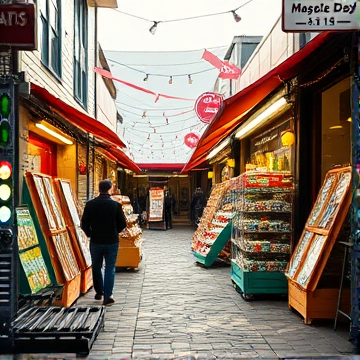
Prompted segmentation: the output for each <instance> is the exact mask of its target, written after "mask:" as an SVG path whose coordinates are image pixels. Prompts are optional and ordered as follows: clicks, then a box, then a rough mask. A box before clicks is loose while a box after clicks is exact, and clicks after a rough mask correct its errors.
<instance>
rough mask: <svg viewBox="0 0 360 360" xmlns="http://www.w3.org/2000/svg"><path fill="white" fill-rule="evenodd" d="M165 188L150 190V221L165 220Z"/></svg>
mask: <svg viewBox="0 0 360 360" xmlns="http://www.w3.org/2000/svg"><path fill="white" fill-rule="evenodd" d="M163 213H164V190H163V189H160V188H152V189H150V190H149V220H148V221H149V222H151V221H163Z"/></svg>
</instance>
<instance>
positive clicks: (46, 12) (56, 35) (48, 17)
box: [38, 0, 61, 77]
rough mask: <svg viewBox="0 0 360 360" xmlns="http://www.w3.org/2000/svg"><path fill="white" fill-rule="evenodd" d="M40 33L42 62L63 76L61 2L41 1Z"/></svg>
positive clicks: (54, 0)
mask: <svg viewBox="0 0 360 360" xmlns="http://www.w3.org/2000/svg"><path fill="white" fill-rule="evenodd" d="M38 4H39V10H40V21H39V27H40V29H39V33H40V36H41V40H40V43H41V60H42V62H43V64H44V65H46V66H47V67H48V68H49V69H50V70H51V71H53V72H54V73H55V74H56V75H57V76H59V77H60V76H61V39H60V7H59V6H60V1H59V0H40V1H39V2H38Z"/></svg>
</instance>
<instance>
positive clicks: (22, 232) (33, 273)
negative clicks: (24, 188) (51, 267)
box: [16, 206, 52, 295]
mask: <svg viewBox="0 0 360 360" xmlns="http://www.w3.org/2000/svg"><path fill="white" fill-rule="evenodd" d="M16 221H17V229H18V238H17V239H18V248H19V258H20V263H21V268H20V293H21V294H22V295H29V294H35V293H37V292H38V291H40V290H42V289H45V288H46V287H48V286H50V285H51V284H52V281H51V278H50V275H49V272H48V269H47V267H46V264H45V261H44V258H43V256H42V253H41V249H40V245H39V241H38V238H37V235H36V231H35V226H34V222H33V220H32V218H31V215H30V211H29V209H28V208H27V207H25V206H23V207H18V208H16Z"/></svg>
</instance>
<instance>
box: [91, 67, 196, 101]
mask: <svg viewBox="0 0 360 360" xmlns="http://www.w3.org/2000/svg"><path fill="white" fill-rule="evenodd" d="M94 71H95V72H97V73H98V74H100V75H101V76H103V77H106V78H108V79H111V80H114V81H118V82H120V83H122V84H124V85H127V86H130V87H132V88H134V89H137V90H140V91H143V92H146V93H148V94H151V95H154V96H155V102H157V101H158V100H159V99H160V97H163V98H166V99H176V100H187V101H194V99H186V98H181V97H176V96H170V95H165V94H158V93H155V92H153V91H151V90H148V89H145V88H142V87H140V86H137V85H134V84H130V83H128V82H126V81H123V80H120V79H117V78H116V77H114V76H113V75H112V74H111V72H110V71H107V70H104V69H100V68H98V67H95V68H94Z"/></svg>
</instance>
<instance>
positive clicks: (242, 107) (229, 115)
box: [182, 31, 339, 173]
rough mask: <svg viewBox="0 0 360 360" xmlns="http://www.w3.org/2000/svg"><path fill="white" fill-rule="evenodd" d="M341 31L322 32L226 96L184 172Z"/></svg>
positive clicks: (202, 162) (202, 161)
mask: <svg viewBox="0 0 360 360" xmlns="http://www.w3.org/2000/svg"><path fill="white" fill-rule="evenodd" d="M338 34H339V33H336V32H330V31H324V32H322V33H320V34H319V35H317V36H316V37H315V38H314V39H313V40H311V41H310V42H308V43H307V44H306V45H305V46H304V47H303V48H302V49H300V50H299V51H298V52H296V53H295V54H293V55H292V56H290V57H289V58H288V59H286V60H285V61H284V62H282V63H281V64H280V65H278V66H277V67H275V68H274V69H272V70H271V71H269V72H268V73H267V74H266V75H264V76H263V77H261V78H260V79H258V80H257V81H255V82H254V83H252V84H251V85H249V86H248V87H246V88H245V89H243V90H241V91H240V92H238V93H237V94H235V95H234V96H232V97H230V98H228V99H226V100H224V102H223V105H222V108H221V109H220V111H219V113H218V114H217V115H216V117H215V119H214V120H213V122H212V123H211V124H210V125H209V126H208V128H207V129H206V131H205V132H204V134H203V135H202V137H201V139H200V140H199V142H198V144H197V147H196V149H195V151H194V153H193V154H192V156H191V158H190V160H189V161H188V163H187V164H186V165H185V166H184V168H183V169H182V173H185V172H187V171H189V170H191V169H194V168H195V167H197V166H199V165H202V164H206V157H207V155H208V153H209V152H210V151H211V149H212V148H213V147H214V146H215V145H216V144H218V143H219V142H220V141H221V140H223V139H224V138H225V137H227V136H229V135H230V134H231V133H232V132H233V131H234V130H235V129H236V127H237V126H239V124H240V123H241V122H242V121H244V120H245V119H246V113H247V112H248V111H249V110H251V109H252V108H253V107H254V106H255V105H257V104H258V103H259V102H261V101H262V100H263V99H264V98H266V96H268V95H269V94H270V93H271V92H273V91H274V90H275V89H276V88H278V87H279V86H280V85H281V84H283V81H287V80H289V79H291V78H292V77H294V76H295V75H296V74H297V73H298V72H299V70H300V69H301V68H302V67H303V66H304V64H305V62H306V61H307V60H308V59H307V58H308V56H309V55H311V54H312V53H313V52H314V51H315V50H316V49H317V48H319V47H320V46H321V45H323V44H324V43H326V42H328V41H329V40H331V39H332V38H333V37H335V35H338Z"/></svg>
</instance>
